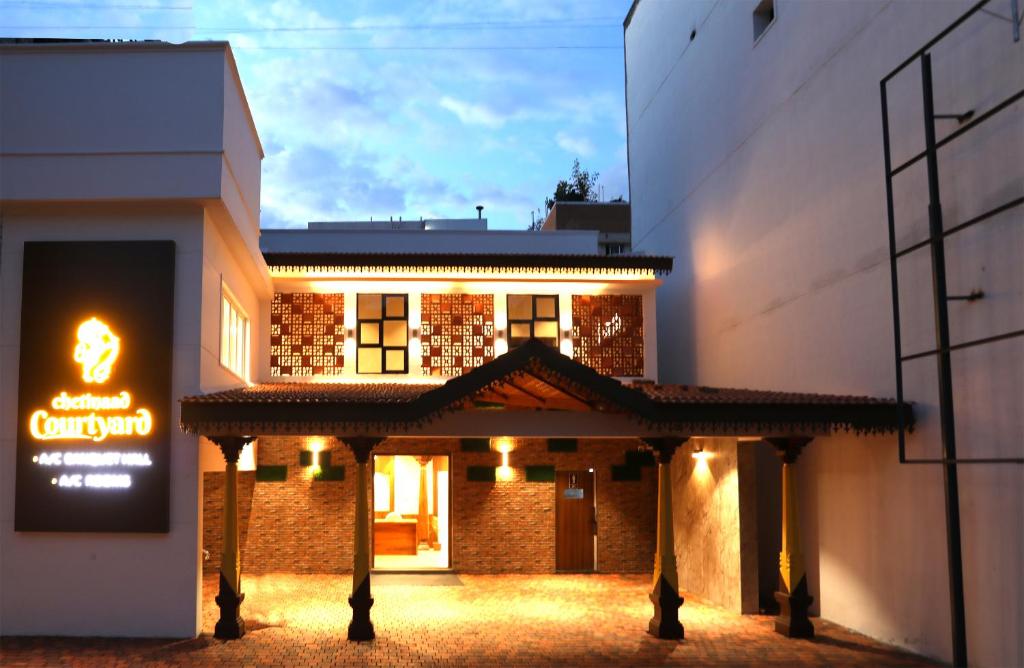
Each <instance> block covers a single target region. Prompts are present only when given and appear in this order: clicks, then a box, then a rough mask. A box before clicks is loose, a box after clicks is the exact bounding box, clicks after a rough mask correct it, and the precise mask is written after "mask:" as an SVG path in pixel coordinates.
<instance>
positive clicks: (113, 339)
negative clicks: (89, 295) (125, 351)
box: [75, 318, 121, 383]
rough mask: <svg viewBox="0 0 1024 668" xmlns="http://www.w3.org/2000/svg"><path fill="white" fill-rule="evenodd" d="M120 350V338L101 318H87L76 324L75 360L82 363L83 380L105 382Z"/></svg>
mask: <svg viewBox="0 0 1024 668" xmlns="http://www.w3.org/2000/svg"><path fill="white" fill-rule="evenodd" d="M120 352H121V339H119V338H118V337H117V336H115V335H114V332H113V331H111V329H110V327H108V326H107V324H106V323H105V322H103V321H102V320H99V319H97V318H89V319H88V320H86V321H85V322H83V323H82V324H81V325H79V326H78V344H77V345H76V346H75V361H76V362H78V363H79V364H81V365H82V380H84V381H85V382H87V383H105V382H107V380H108V379H109V378H110V372H111V371H112V370H113V369H114V362H115V361H116V360H117V355H118V353H120Z"/></svg>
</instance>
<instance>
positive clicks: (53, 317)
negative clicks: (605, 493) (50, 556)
mask: <svg viewBox="0 0 1024 668" xmlns="http://www.w3.org/2000/svg"><path fill="white" fill-rule="evenodd" d="M173 307H174V242H171V241H123V242H29V243H26V244H25V254H24V271H23V283H22V303H21V363H20V368H19V381H18V421H19V429H18V468H17V481H16V490H15V513H14V514H15V518H14V525H15V526H14V528H15V530H16V531H95V532H108V531H110V532H147V533H148V532H166V531H167V530H168V522H169V497H170V436H171V423H172V421H173V418H172V410H171V353H172V345H173Z"/></svg>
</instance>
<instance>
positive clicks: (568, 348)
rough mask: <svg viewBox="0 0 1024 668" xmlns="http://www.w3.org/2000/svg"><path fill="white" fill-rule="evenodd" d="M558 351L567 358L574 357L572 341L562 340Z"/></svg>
mask: <svg viewBox="0 0 1024 668" xmlns="http://www.w3.org/2000/svg"><path fill="white" fill-rule="evenodd" d="M558 350H559V352H561V353H562V354H563V355H565V356H566V357H572V339H562V342H561V343H559V344H558Z"/></svg>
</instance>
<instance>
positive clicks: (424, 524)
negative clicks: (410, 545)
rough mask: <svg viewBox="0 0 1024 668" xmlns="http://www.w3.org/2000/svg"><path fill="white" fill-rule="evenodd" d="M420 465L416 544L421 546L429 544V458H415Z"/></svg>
mask: <svg viewBox="0 0 1024 668" xmlns="http://www.w3.org/2000/svg"><path fill="white" fill-rule="evenodd" d="M416 461H417V462H418V463H419V465H420V493H419V501H420V505H419V515H418V516H417V518H416V542H417V543H419V544H420V545H423V546H428V545H429V544H430V514H429V513H428V512H427V464H429V463H430V457H417V458H416Z"/></svg>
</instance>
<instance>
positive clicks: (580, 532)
mask: <svg viewBox="0 0 1024 668" xmlns="http://www.w3.org/2000/svg"><path fill="white" fill-rule="evenodd" d="M596 533H597V515H596V509H595V506H594V474H593V472H591V471H558V472H557V473H556V474H555V570H557V571H574V572H580V571H593V570H594V535H595V534H596Z"/></svg>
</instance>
